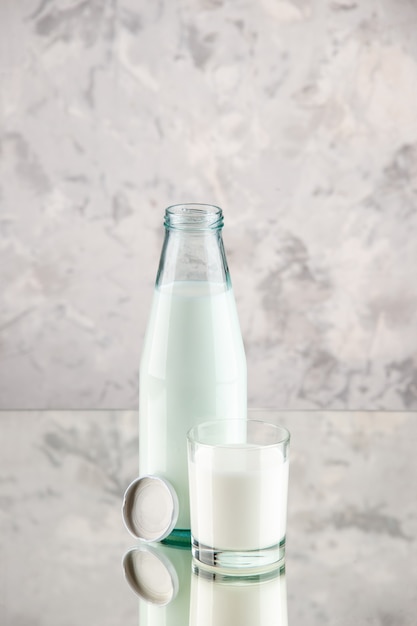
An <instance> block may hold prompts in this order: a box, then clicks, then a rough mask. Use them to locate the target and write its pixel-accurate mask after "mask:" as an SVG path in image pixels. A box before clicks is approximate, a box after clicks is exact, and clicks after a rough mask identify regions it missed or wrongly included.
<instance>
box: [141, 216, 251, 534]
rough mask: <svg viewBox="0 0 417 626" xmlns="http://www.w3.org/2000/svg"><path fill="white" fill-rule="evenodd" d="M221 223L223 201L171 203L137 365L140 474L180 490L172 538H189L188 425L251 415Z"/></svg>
mask: <svg viewBox="0 0 417 626" xmlns="http://www.w3.org/2000/svg"><path fill="white" fill-rule="evenodd" d="M222 227H223V215H222V211H221V209H219V208H218V207H214V206H210V205H199V204H185V205H176V206H173V207H169V208H168V209H167V210H166V213H165V239H164V244H163V248H162V253H161V259H160V264H159V270H158V273H157V279H156V285H155V291H154V296H153V302H152V308H151V313H150V318H149V322H148V328H147V331H146V335H145V341H144V347H143V352H142V359H141V365H140V382H139V389H140V391H139V473H140V475H157V476H160V477H162V478H165V479H167V480H168V481H169V482H170V483H171V485H172V486H173V488H174V489H175V492H176V494H177V497H178V503H179V512H178V519H177V522H176V526H175V528H174V530H173V532H172V533H171V535H170V537H169V540H171V541H172V542H174V543H175V542H180V541H186V542H187V541H189V538H190V534H189V529H190V512H189V504H188V475H187V445H186V433H187V431H188V430H189V429H190V428H191V427H192V426H194V425H196V424H198V423H200V422H203V421H206V420H208V419H216V418H218V419H222V418H236V419H245V418H246V405H247V396H246V359H245V352H244V347H243V342H242V336H241V332H240V327H239V320H238V316H237V311H236V304H235V299H234V295H233V290H232V285H231V281H230V275H229V270H228V266H227V262H226V256H225V251H224V247H223V240H222Z"/></svg>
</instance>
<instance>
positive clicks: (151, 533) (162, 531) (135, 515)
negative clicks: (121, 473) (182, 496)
mask: <svg viewBox="0 0 417 626" xmlns="http://www.w3.org/2000/svg"><path fill="white" fill-rule="evenodd" d="M122 514H123V520H124V523H125V526H126V528H127V530H128V531H129V532H130V534H131V535H133V536H134V537H136V538H138V539H142V540H143V541H162V539H165V537H167V536H168V535H169V534H170V533H171V531H172V530H173V528H174V526H175V524H176V522H177V519H178V498H177V494H176V493H175V489H174V488H173V487H172V485H171V484H170V483H169V482H168V481H167V480H166V479H165V478H160V477H159V476H141V477H139V478H136V479H135V480H134V481H133V482H132V483H131V484H130V485H129V487H128V488H127V489H126V492H125V495H124V499H123V507H122Z"/></svg>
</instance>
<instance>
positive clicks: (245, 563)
mask: <svg viewBox="0 0 417 626" xmlns="http://www.w3.org/2000/svg"><path fill="white" fill-rule="evenodd" d="M191 548H192V555H193V557H194V559H196V560H197V561H198V565H201V567H203V568H204V569H206V570H209V571H212V572H216V571H219V570H223V571H224V572H227V574H229V575H230V576H247V575H253V574H256V573H261V572H267V571H271V570H275V569H277V568H278V567H280V565H282V564H283V563H284V558H285V538H284V539H283V540H282V541H281V542H280V543H279V544H277V545H274V546H270V547H268V548H262V549H259V550H217V549H216V548H210V547H209V546H205V545H203V544H201V543H199V542H198V541H197V540H196V539H195V538H194V537H192V543H191Z"/></svg>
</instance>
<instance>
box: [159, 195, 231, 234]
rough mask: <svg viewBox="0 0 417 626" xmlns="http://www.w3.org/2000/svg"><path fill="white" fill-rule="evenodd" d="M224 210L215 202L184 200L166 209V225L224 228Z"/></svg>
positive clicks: (184, 227) (172, 227) (171, 226)
mask: <svg viewBox="0 0 417 626" xmlns="http://www.w3.org/2000/svg"><path fill="white" fill-rule="evenodd" d="M223 222H224V220H223V211H222V209H221V208H220V207H219V206H217V205H215V204H206V203H203V202H184V203H182V204H172V205H170V206H169V207H167V208H166V209H165V220H164V226H165V228H168V229H175V230H187V231H204V230H220V229H221V228H223Z"/></svg>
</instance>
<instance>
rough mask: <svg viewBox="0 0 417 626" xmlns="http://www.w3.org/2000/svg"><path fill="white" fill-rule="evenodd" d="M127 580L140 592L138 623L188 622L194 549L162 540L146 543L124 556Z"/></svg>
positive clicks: (169, 625) (147, 625) (164, 625)
mask: <svg viewBox="0 0 417 626" xmlns="http://www.w3.org/2000/svg"><path fill="white" fill-rule="evenodd" d="M123 569H124V574H125V578H126V580H127V582H128V583H129V585H130V586H131V587H132V589H133V590H134V591H135V593H136V594H137V595H138V596H139V598H140V600H139V624H140V625H141V626H142V625H143V626H177V624H178V625H180V624H181V625H187V624H188V615H189V608H190V584H191V580H190V579H191V550H190V549H189V548H188V549H187V548H175V547H172V546H165V545H163V544H152V545H149V544H143V545H139V546H137V547H135V548H132V549H131V550H129V552H127V553H126V554H125V556H124V558H123Z"/></svg>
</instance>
